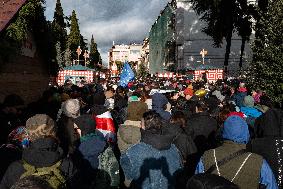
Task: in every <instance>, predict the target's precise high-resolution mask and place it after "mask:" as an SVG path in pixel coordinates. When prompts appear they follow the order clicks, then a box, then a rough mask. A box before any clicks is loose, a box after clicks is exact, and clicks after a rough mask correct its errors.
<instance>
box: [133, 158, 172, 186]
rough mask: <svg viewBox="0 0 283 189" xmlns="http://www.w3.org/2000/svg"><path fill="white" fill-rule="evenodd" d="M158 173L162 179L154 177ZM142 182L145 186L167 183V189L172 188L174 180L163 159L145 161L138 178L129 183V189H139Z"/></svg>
mask: <svg viewBox="0 0 283 189" xmlns="http://www.w3.org/2000/svg"><path fill="white" fill-rule="evenodd" d="M158 171H159V172H161V173H162V175H163V177H164V178H163V179H162V178H159V177H156V176H157V175H156V176H155V175H154V174H156V172H158ZM152 179H153V180H152ZM144 182H147V184H146V185H149V184H150V183H152V182H166V183H168V189H169V188H174V184H175V179H174V176H172V175H171V174H170V172H169V166H168V163H167V160H166V158H165V157H161V158H159V159H155V158H147V159H145V160H144V162H143V165H142V166H141V168H140V177H139V178H138V179H135V180H133V181H132V182H131V186H130V188H135V189H140V188H142V186H143V185H144ZM159 185H160V186H162V183H159Z"/></svg>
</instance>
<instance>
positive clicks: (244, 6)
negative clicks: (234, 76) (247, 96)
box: [235, 0, 254, 70]
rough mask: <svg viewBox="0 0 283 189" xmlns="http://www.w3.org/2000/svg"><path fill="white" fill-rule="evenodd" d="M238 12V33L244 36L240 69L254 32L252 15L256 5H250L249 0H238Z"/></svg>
mask: <svg viewBox="0 0 283 189" xmlns="http://www.w3.org/2000/svg"><path fill="white" fill-rule="evenodd" d="M237 2H238V4H239V5H238V12H239V15H240V16H238V17H237V19H236V22H235V24H236V28H237V31H238V35H239V36H241V38H242V44H241V54H240V62H239V67H240V70H241V69H242V66H243V55H244V50H245V45H246V42H247V41H249V40H250V36H251V34H252V21H251V20H252V15H253V14H254V7H253V6H252V5H248V3H247V0H238V1H237Z"/></svg>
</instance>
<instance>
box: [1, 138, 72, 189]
mask: <svg viewBox="0 0 283 189" xmlns="http://www.w3.org/2000/svg"><path fill="white" fill-rule="evenodd" d="M62 155H63V151H62V149H61V148H60V147H58V144H57V143H56V141H55V140H54V139H52V138H43V139H38V140H36V141H34V142H33V143H32V144H31V146H30V147H28V148H27V149H25V150H24V151H23V155H22V159H23V160H24V161H26V162H27V163H29V164H30V165H33V166H35V167H38V168H42V167H50V166H52V165H54V164H55V163H57V162H58V161H60V160H62V164H61V166H60V169H61V171H62V174H63V175H64V176H65V178H66V181H67V185H69V186H71V185H72V182H73V179H72V178H73V175H74V173H75V168H74V167H73V163H72V162H71V161H70V160H69V159H63V157H62ZM23 173H25V169H24V167H23V161H22V160H20V161H15V162H13V163H12V164H11V165H10V166H9V168H8V169H7V171H6V173H5V175H4V177H3V179H2V181H1V185H0V188H1V189H6V188H11V186H12V185H13V184H15V183H16V182H17V181H18V180H19V179H20V177H21V175H22V174H23Z"/></svg>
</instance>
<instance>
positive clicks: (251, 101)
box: [243, 96, 255, 107]
mask: <svg viewBox="0 0 283 189" xmlns="http://www.w3.org/2000/svg"><path fill="white" fill-rule="evenodd" d="M254 103H255V101H254V98H253V97H252V96H245V98H244V101H243V105H244V106H246V107H254Z"/></svg>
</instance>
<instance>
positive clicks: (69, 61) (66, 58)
mask: <svg viewBox="0 0 283 189" xmlns="http://www.w3.org/2000/svg"><path fill="white" fill-rule="evenodd" d="M64 62H65V66H71V65H72V52H71V50H70V49H69V48H67V49H66V50H65V51H64Z"/></svg>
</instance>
